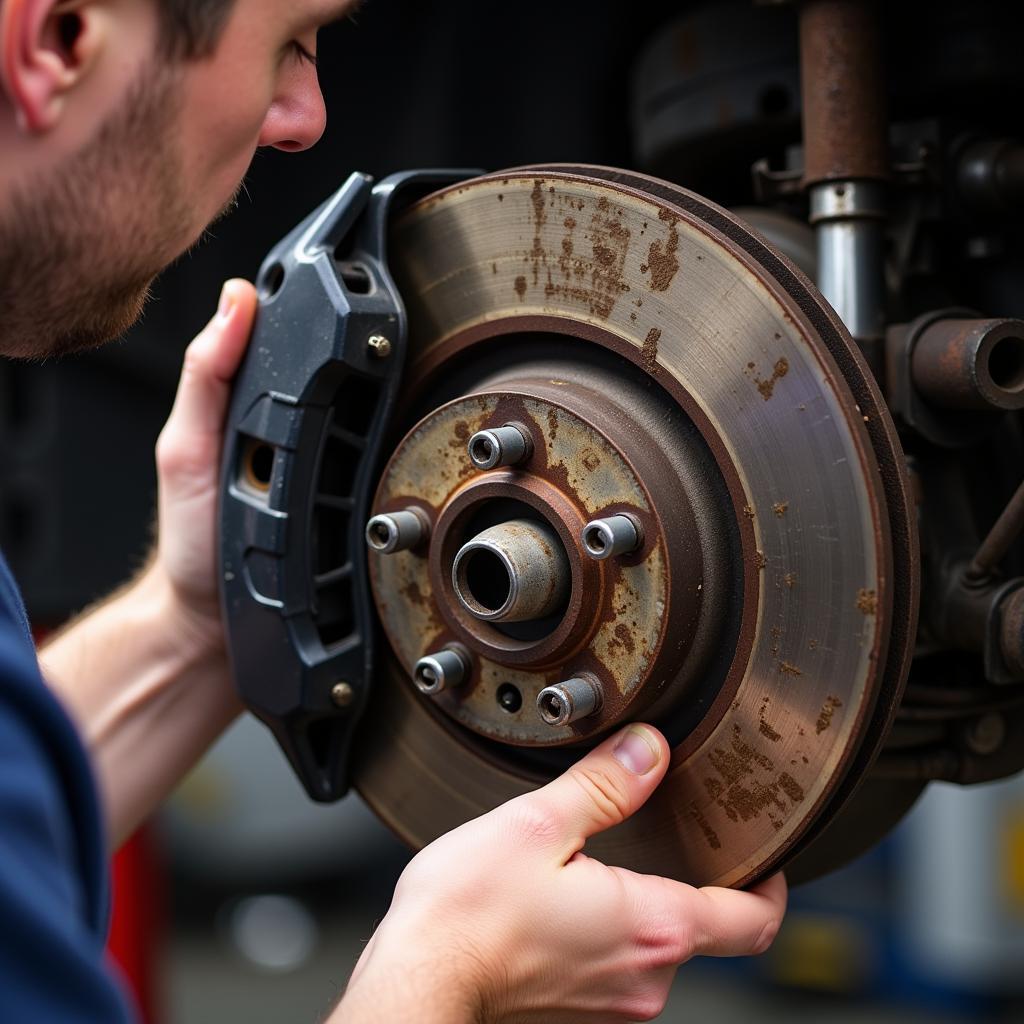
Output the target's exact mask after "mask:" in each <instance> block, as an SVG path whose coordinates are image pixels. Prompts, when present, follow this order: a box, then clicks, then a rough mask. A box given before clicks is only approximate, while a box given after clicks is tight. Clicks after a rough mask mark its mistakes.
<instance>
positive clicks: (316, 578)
mask: <svg viewBox="0 0 1024 1024" xmlns="http://www.w3.org/2000/svg"><path fill="white" fill-rule="evenodd" d="M479 173H481V172H479V171H469V170H466V171H462V170H428V171H410V172H406V173H403V174H396V175H393V176H391V177H389V178H386V179H384V180H383V181H381V182H380V183H379V184H377V185H376V186H374V183H373V179H372V178H370V177H369V176H368V175H365V174H353V175H352V176H351V177H350V178H349V179H348V180H347V181H346V182H345V184H344V185H343V186H342V187H341V188H340V189H339V190H338V191H337V192H336V193H335V194H334V195H333V196H331V197H330V199H328V200H327V201H326V202H325V203H324V204H323V205H322V206H320V207H319V209H317V210H315V211H314V212H313V213H312V214H311V215H310V216H309V217H307V218H306V220H304V221H303V222H302V223H301V224H299V226H298V227H296V228H295V229H294V230H293V231H292V232H291V233H290V234H289V235H288V236H287V237H285V238H284V239H283V240H282V241H281V242H280V243H278V245H277V246H275V247H274V249H273V250H272V251H271V252H270V254H269V255H268V257H267V259H266V260H265V261H264V264H263V266H262V268H261V269H260V273H259V276H258V278H257V287H258V289H259V293H260V305H259V310H258V313H257V317H256V325H255V328H254V331H253V336H252V339H251V341H250V343H249V349H248V352H247V355H246V358H245V361H244V363H243V365H242V368H241V369H240V371H239V373H238V376H237V378H236V380H235V385H234V391H233V395H232V400H231V406H230V410H229V413H228V418H227V423H226V428H225V435H224V450H223V455H222V463H221V490H220V515H219V524H220V538H219V549H220V589H221V604H222V609H223V615H224V625H225V630H226V634H227V642H228V651H229V654H230V658H231V665H232V670H233V673H234V678H235V683H236V686H237V688H238V691H239V693H240V695H241V697H242V699H243V700H244V701H245V703H246V704H247V705H248V707H249V708H250V710H252V711H253V712H254V713H255V714H256V715H257V716H258V717H259V718H261V719H262V720H263V721H264V722H265V723H266V724H267V725H268V726H269V727H270V729H271V731H272V732H273V733H274V736H275V737H276V738H277V741H278V742H279V743H280V745H281V747H282V748H283V750H284V752H285V754H286V755H287V757H288V760H289V761H290V762H291V764H292V766H293V767H294V769H295V771H296V773H297V774H298V776H299V778H300V779H301V780H302V783H303V785H304V786H305V787H306V790H307V791H308V793H309V795H310V796H311V797H312V798H313V799H314V800H319V801H331V800H337V799H338V798H340V797H342V796H344V795H345V793H346V792H347V790H348V787H349V771H348V763H349V753H350V749H351V745H352V738H353V735H354V732H355V727H356V725H357V724H358V721H359V719H360V717H361V715H362V714H363V711H364V710H365V708H366V705H367V701H368V697H369V691H370V688H371V685H372V679H373V672H374V668H375V664H376V659H375V651H374V644H375V629H376V626H375V616H374V611H373V603H372V598H371V594H370V590H369V581H368V579H367V569H366V551H365V544H364V540H363V529H364V526H365V523H366V519H367V515H368V510H369V504H370V499H371V496H372V489H373V486H374V482H375V480H376V476H377V469H378V462H379V457H380V454H381V445H382V442H383V439H384V437H385V434H386V431H387V429H388V426H389V424H390V420H391V414H392V410H393V408H394V404H395V398H396V395H397V393H398V388H399V385H400V382H401V375H402V368H403V365H404V362H405V352H406V341H407V327H406V315H405V307H404V305H403V303H402V298H401V296H400V295H399V293H398V290H397V288H396V286H395V283H394V281H393V280H392V278H391V275H390V273H389V271H388V266H387V236H388V226H389V223H390V221H391V219H392V218H393V217H394V215H395V213H396V211H397V210H399V209H400V208H402V207H404V206H406V205H408V203H410V202H412V201H414V200H416V199H418V198H420V197H422V196H423V195H425V194H427V193H429V192H431V191H434V190H435V189H437V188H441V187H443V186H446V185H450V184H454V183H456V182H459V181H463V180H465V179H466V178H469V177H474V176H476V175H478V174H479Z"/></svg>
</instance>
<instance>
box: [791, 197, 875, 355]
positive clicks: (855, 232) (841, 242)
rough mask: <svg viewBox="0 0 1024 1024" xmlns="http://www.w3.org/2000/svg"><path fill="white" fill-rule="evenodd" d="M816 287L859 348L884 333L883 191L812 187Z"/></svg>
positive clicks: (869, 345) (868, 344)
mask: <svg viewBox="0 0 1024 1024" xmlns="http://www.w3.org/2000/svg"><path fill="white" fill-rule="evenodd" d="M810 194H811V218H810V219H811V224H813V225H814V229H815V234H816V236H817V243H818V282H817V283H818V288H819V289H820V290H821V293H822V295H824V296H825V298H826V299H828V301H829V303H830V304H831V305H832V308H833V309H834V310H835V311H836V313H838V314H839V318H840V319H841V320H842V321H843V323H844V324H845V325H846V327H847V329H848V330H849V332H850V333H851V334H852V335H853V336H854V338H855V339H856V340H857V341H858V342H861V343H862V345H865V346H867V347H872V346H874V345H876V344H877V343H878V342H880V341H881V340H882V338H883V336H884V334H885V220H884V218H885V205H884V199H885V196H884V187H883V186H882V185H881V184H880V183H879V182H873V181H830V182H824V183H822V184H818V185H813V186H811V189H810Z"/></svg>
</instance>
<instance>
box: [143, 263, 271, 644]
mask: <svg viewBox="0 0 1024 1024" xmlns="http://www.w3.org/2000/svg"><path fill="white" fill-rule="evenodd" d="M255 312H256V289H255V288H253V286H252V285H251V284H250V283H249V282H248V281H241V280H232V281H228V282H227V283H226V284H225V285H224V288H223V290H222V292H221V296H220V303H219V306H218V309H217V313H216V315H215V316H214V317H213V319H212V320H211V321H210V322H209V323H208V324H207V325H206V327H205V328H203V330H202V331H201V332H200V333H199V335H198V336H197V337H196V338H195V340H194V341H193V342H192V343H191V344H190V345H189V347H188V348H187V349H186V351H185V362H184V365H183V367H182V371H181V379H180V381H179V382H178V393H177V396H176V398H175V400H174V408H173V409H172V410H171V415H170V416H169V417H168V420H167V423H166V424H165V426H164V428H163V431H162V432H161V434H160V438H159V440H158V441H157V445H156V465H157V477H158V483H159V538H158V556H157V568H158V569H159V570H161V571H162V572H163V574H164V575H165V576H166V579H167V582H168V583H169V584H170V587H171V590H172V593H173V596H174V598H175V599H176V604H177V605H178V606H179V607H180V609H181V611H182V612H183V613H184V615H183V616H182V619H183V621H184V626H185V628H186V629H187V630H188V632H189V633H190V634H192V636H191V637H188V638H187V637H184V636H183V637H181V640H183V641H184V640H186V639H192V638H194V639H195V640H197V641H198V643H200V644H201V645H202V644H206V645H210V646H211V647H212V648H215V649H218V650H219V649H220V648H221V646H222V645H223V632H222V629H221V625H220V611H219V607H218V599H217V566H216V562H217V552H216V535H217V525H216V518H217V494H218V485H219V476H220V454H221V443H222V438H223V432H224V417H225V415H226V413H227V406H228V398H229V396H230V393H231V380H232V378H233V377H234V375H235V372H236V370H237V369H238V366H239V364H240V362H241V360H242V355H243V353H244V352H245V347H246V344H247V343H248V340H249V335H250V333H251V332H252V324H253V317H254V316H255Z"/></svg>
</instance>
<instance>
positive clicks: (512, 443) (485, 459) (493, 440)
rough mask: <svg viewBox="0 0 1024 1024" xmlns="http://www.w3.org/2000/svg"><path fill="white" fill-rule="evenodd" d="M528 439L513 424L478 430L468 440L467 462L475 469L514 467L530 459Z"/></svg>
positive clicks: (530, 448) (530, 446) (525, 434)
mask: <svg viewBox="0 0 1024 1024" xmlns="http://www.w3.org/2000/svg"><path fill="white" fill-rule="evenodd" d="M532 447H533V446H532V445H531V443H530V437H529V435H528V434H527V433H525V432H524V431H522V430H520V429H519V427H517V426H516V425H515V424H514V423H506V424H505V426H503V427H493V428H491V429H490V430H478V431H477V432H476V433H475V434H474V435H473V436H472V437H471V438H470V439H469V445H468V448H469V460H470V462H472V463H473V465H474V466H476V468H477V469H497V468H498V467H499V466H516V465H518V464H519V463H520V462H524V461H525V460H526V459H528V458H529V457H530V453H531V450H532Z"/></svg>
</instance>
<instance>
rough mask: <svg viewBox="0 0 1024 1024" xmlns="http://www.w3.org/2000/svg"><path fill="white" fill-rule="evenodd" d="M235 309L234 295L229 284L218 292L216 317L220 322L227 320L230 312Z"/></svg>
mask: <svg viewBox="0 0 1024 1024" xmlns="http://www.w3.org/2000/svg"><path fill="white" fill-rule="evenodd" d="M234 308H235V295H234V292H233V290H232V289H231V286H230V282H229V283H227V284H225V285H224V287H223V288H222V289H221V290H220V304H219V305H218V306H217V316H219V317H220V318H221V320H227V318H228V317H229V316H231V310H233V309H234Z"/></svg>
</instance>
